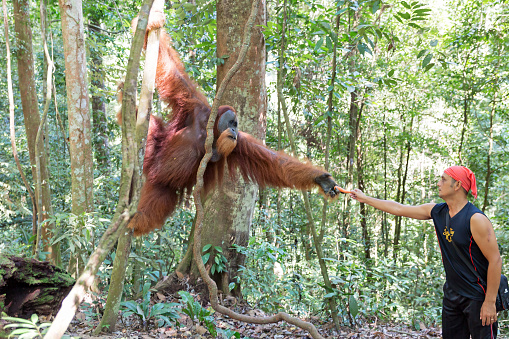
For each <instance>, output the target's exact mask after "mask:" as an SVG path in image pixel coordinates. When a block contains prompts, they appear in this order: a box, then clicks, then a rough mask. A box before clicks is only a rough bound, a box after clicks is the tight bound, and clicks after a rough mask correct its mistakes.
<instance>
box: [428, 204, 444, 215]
mask: <svg viewBox="0 0 509 339" xmlns="http://www.w3.org/2000/svg"><path fill="white" fill-rule="evenodd" d="M430 204H434V206H433V208H431V213H439V212H440V211H441V210H443V209H444V208H445V207H446V206H447V204H446V203H445V202H440V203H430Z"/></svg>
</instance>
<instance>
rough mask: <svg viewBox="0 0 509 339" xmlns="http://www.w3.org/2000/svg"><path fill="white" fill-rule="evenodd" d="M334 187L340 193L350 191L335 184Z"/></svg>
mask: <svg viewBox="0 0 509 339" xmlns="http://www.w3.org/2000/svg"><path fill="white" fill-rule="evenodd" d="M334 188H335V189H337V190H338V191H340V192H341V193H345V194H349V193H352V191H347V190H345V189H344V188H342V187H339V186H335V187H334Z"/></svg>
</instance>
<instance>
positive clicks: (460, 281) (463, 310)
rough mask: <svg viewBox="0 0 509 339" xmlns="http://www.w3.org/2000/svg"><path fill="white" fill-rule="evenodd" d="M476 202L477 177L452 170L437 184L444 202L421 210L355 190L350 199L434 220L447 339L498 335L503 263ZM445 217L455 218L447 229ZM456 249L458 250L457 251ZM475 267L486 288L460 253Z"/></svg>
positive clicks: (465, 170) (460, 169)
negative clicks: (497, 303) (471, 199)
mask: <svg viewBox="0 0 509 339" xmlns="http://www.w3.org/2000/svg"><path fill="white" fill-rule="evenodd" d="M469 191H472V195H473V196H474V197H475V198H477V186H476V182H475V175H474V173H473V172H472V171H471V170H469V169H468V168H466V167H463V166H453V167H449V168H448V169H446V170H445V171H444V173H443V174H442V177H441V179H440V181H439V182H438V196H439V197H440V198H442V199H444V201H445V203H440V204H435V203H428V204H424V205H419V206H408V205H402V204H399V203H397V202H395V201H388V200H380V199H376V198H372V197H369V196H366V195H365V194H364V193H362V191H360V190H359V189H354V190H353V191H352V193H351V194H350V196H351V197H352V198H353V199H355V200H357V201H359V202H362V203H366V204H368V205H371V206H373V207H374V208H377V209H379V210H382V211H384V212H387V213H391V214H394V215H399V216H403V217H408V218H414V219H420V220H427V219H433V223H434V224H435V231H436V233H437V237H438V242H439V244H440V251H441V252H442V262H443V264H444V268H445V274H446V281H445V284H444V299H443V305H442V335H443V338H444V339H449V338H454V339H460V338H465V339H468V338H470V335H471V336H472V338H473V339H485V338H490V339H492V338H496V336H497V328H498V323H497V313H496V310H495V300H496V297H497V292H498V287H499V284H500V274H501V269H502V259H501V258H500V253H499V251H498V245H497V239H496V238H495V232H494V231H493V225H492V224H491V222H490V221H489V219H488V218H487V217H486V216H485V215H484V214H483V213H482V212H481V211H480V210H479V209H478V208H476V207H475V206H474V205H473V204H472V203H470V202H468V200H467V194H468V192H469ZM446 214H449V216H450V219H449V222H448V225H447V226H446ZM453 241H454V244H455V245H456V247H457V249H456V248H455V247H454V244H453ZM458 251H459V252H460V253H462V255H463V257H464V258H467V259H468V261H469V262H471V263H472V265H473V267H474V268H475V270H476V271H477V272H478V274H479V275H480V277H481V278H482V279H483V280H484V282H486V283H485V284H483V283H482V282H481V281H479V279H478V278H477V277H476V275H475V274H474V273H473V272H472V270H471V269H470V268H469V267H468V266H467V265H466V264H465V262H464V261H465V260H466V259H465V260H462V259H461V257H460V256H459V254H458Z"/></svg>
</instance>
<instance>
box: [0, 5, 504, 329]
mask: <svg viewBox="0 0 509 339" xmlns="http://www.w3.org/2000/svg"><path fill="white" fill-rule="evenodd" d="M73 3H75V2H73ZM79 3H81V2H79ZM219 3H222V5H223V6H230V7H231V9H232V11H233V10H236V9H237V8H241V7H242V6H244V7H245V8H250V5H249V4H250V3H251V1H240V2H237V4H235V2H231V1H230V2H229V1H222V2H218V3H217V4H216V2H213V1H202V0H191V1H188V2H187V1H166V3H165V13H166V26H165V28H166V31H167V32H168V34H169V35H170V37H171V38H172V40H173V44H174V47H175V49H176V50H177V51H178V52H179V54H180V56H181V58H182V61H183V62H184V64H185V66H186V70H187V72H188V73H189V74H190V76H191V78H193V79H194V80H195V81H196V82H197V83H198V84H199V86H200V87H201V88H202V89H203V92H204V93H205V94H206V95H207V96H208V97H209V98H210V102H212V99H213V97H214V94H215V90H216V79H217V78H218V67H220V66H221V65H224V64H225V62H226V63H227V62H228V61H229V60H228V59H229V58H230V57H229V55H226V54H218V53H220V52H218V49H219V47H218V46H219V43H218V39H220V37H221V36H222V35H223V36H224V34H228V30H227V27H225V26H220V25H219V24H218V21H220V20H221V19H225V18H223V17H221V15H226V14H224V13H223V12H220V11H219V9H216V5H217V6H219ZM262 3H263V6H264V9H265V13H264V15H265V18H264V19H263V20H262V21H261V23H260V22H258V23H257V26H256V27H257V29H258V30H259V31H260V32H262V34H263V36H262V37H261V38H260V39H259V41H261V43H262V44H263V46H264V48H265V58H266V59H265V62H264V64H263V68H265V72H263V73H261V74H260V75H259V77H260V78H261V79H263V80H264V82H265V86H266V88H262V90H263V91H264V95H265V96H266V101H264V105H265V109H263V110H262V111H263V112H262V113H263V114H261V115H259V116H256V117H255V118H254V121H255V123H254V124H253V123H252V122H248V121H247V118H246V119H245V120H243V118H242V114H240V121H239V123H240V129H241V130H246V129H247V131H248V132H250V133H252V134H254V135H257V136H258V137H260V138H263V139H264V141H265V143H266V144H267V145H268V146H269V147H271V148H273V149H277V150H285V151H286V152H288V153H292V146H291V142H290V139H291V138H290V136H291V135H292V134H293V135H294V137H295V143H294V147H295V148H296V150H295V151H296V154H297V155H298V156H299V157H300V158H302V159H304V158H307V159H309V160H310V161H311V162H313V163H314V164H316V165H319V166H322V167H324V168H326V169H327V170H328V171H329V172H330V173H331V174H332V176H333V177H334V178H335V179H336V181H337V182H338V184H340V185H341V186H342V187H344V188H346V189H349V188H360V189H362V190H363V191H364V192H365V193H367V194H368V195H371V196H375V197H378V198H381V199H390V200H395V201H398V202H401V203H404V204H421V203H426V202H430V201H434V202H440V199H439V198H438V191H437V186H436V183H437V181H438V178H439V177H440V175H441V173H442V171H443V170H444V169H445V168H446V167H448V166H451V165H456V164H461V165H465V166H468V167H469V168H470V169H472V170H473V171H474V173H475V174H476V177H477V185H478V191H479V197H478V199H477V200H474V199H472V202H473V203H474V204H475V205H476V206H477V207H479V208H480V209H481V210H482V211H483V212H484V213H486V215H487V216H488V217H489V218H490V220H491V221H492V223H493V225H494V227H495V231H496V234H497V239H498V242H499V248H500V251H501V254H502V258H503V259H504V268H503V272H504V271H505V272H507V269H506V267H508V266H507V260H506V256H505V253H506V251H507V250H508V248H509V243H508V236H509V233H508V232H507V231H508V230H509V220H508V210H509V198H508V193H509V192H508V185H509V179H508V178H509V177H508V176H507V168H508V166H507V165H508V162H509V149H508V147H509V146H508V141H509V124H508V123H507V121H508V115H509V107H508V105H507V102H508V100H507V99H508V94H509V82H508V74H509V58H508V51H509V34H508V33H509V22H508V20H509V19H508V18H509V6H508V3H507V1H502V0H500V1H499V0H497V1H492V0H482V1H481V0H461V1H459V0H453V1H429V2H428V1H379V0H376V1H372V0H371V1H349V0H346V1H327V0H322V1H313V0H307V1H305V0H278V1H267V2H263V1H262ZM239 4H240V6H239ZM81 5H82V13H83V19H84V32H83V36H84V39H85V40H84V46H85V47H86V60H84V61H83V64H81V66H82V67H83V69H84V70H85V71H86V77H85V79H87V78H88V82H87V83H86V86H87V88H88V94H87V95H88V97H89V101H88V102H87V106H88V112H87V114H83V112H81V113H80V114H75V113H72V112H71V108H69V107H73V105H72V104H71V101H72V100H74V99H72V100H71V99H70V98H71V97H70V95H69V94H68V93H70V92H69V88H66V75H65V67H66V65H65V60H66V57H65V56H66V51H64V44H65V34H63V33H62V32H63V30H62V26H63V24H64V23H63V22H61V6H59V3H58V2H56V1H52V0H50V1H42V2H41V3H37V2H34V1H26V0H17V1H14V2H11V1H8V2H7V3H6V9H7V18H8V32H9V33H8V34H9V35H8V41H9V45H10V51H11V53H10V57H11V58H12V65H11V67H12V72H11V76H12V81H13V86H14V87H13V89H14V92H13V93H14V107H15V111H14V112H15V114H14V126H15V141H16V146H17V155H18V157H19V162H20V164H21V167H22V169H23V171H24V173H25V175H26V177H27V183H28V186H29V187H31V189H32V191H33V192H31V193H29V192H28V190H27V185H25V184H24V183H23V180H22V179H21V177H20V172H19V170H18V168H17V166H16V162H15V158H14V156H13V148H12V146H11V136H10V129H9V126H10V117H9V101H8V86H7V72H8V68H7V48H6V41H7V37H6V36H5V35H4V34H2V35H1V37H0V44H1V46H2V48H1V51H0V53H1V55H2V57H1V59H0V65H1V67H0V73H1V76H0V83H1V86H0V91H1V94H2V95H1V96H0V98H2V99H0V112H2V113H1V119H2V123H1V124H0V138H1V143H0V185H1V190H0V197H1V198H0V252H1V253H2V254H3V255H10V256H18V257H33V258H36V259H39V260H47V261H50V262H51V263H52V264H54V265H57V266H59V267H61V268H63V269H64V270H66V271H67V272H68V273H69V274H71V275H73V276H74V277H76V276H77V275H79V273H80V270H82V268H83V267H82V266H83V263H84V262H86V261H87V258H88V257H89V255H90V253H91V252H92V250H93V249H94V248H95V246H96V245H97V242H98V239H99V238H100V236H101V235H102V234H103V233H104V231H105V229H106V228H107V227H108V225H109V223H110V220H111V218H112V216H113V214H114V212H115V208H116V206H117V203H118V188H119V183H120V180H121V175H122V173H121V163H122V154H121V140H122V139H121V135H122V131H121V126H119V125H118V124H117V120H116V114H117V112H118V110H119V104H118V102H117V99H116V93H117V84H118V82H119V81H121V80H122V79H123V77H124V74H125V69H126V66H127V59H128V55H129V48H130V42H131V39H132V34H131V32H130V25H131V20H132V19H133V18H134V17H135V16H136V15H138V11H139V8H140V5H141V2H140V1H129V2H120V1H118V2H115V1H108V0H104V1H83V2H82V3H81ZM230 15H231V13H230ZM228 19H229V20H233V21H235V20H237V17H236V16H235V15H231V16H228ZM23 22H25V23H26V25H28V27H29V28H30V31H31V34H24V33H23V32H26V30H25V29H24V28H23V27H17V26H16V25H21V23H23ZM25 28H26V27H25ZM232 34H233V33H232ZM28 41H30V45H28V44H27V42H28ZM45 45H46V46H47V47H48V51H47V52H46V53H45V50H44V46H45ZM30 55H31V56H30ZM51 63H53V64H54V65H53V67H51ZM30 64H32V65H33V73H30V72H29V70H27V69H25V68H24V67H27V65H30ZM48 65H50V67H48ZM85 67H86V68H85ZM48 68H49V69H50V70H51V71H50V72H49V73H48V72H47V70H48ZM27 76H29V77H30V79H27ZM48 76H49V77H50V78H51V80H52V81H50V82H48V81H47V80H48ZM27 81H31V82H30V84H33V85H32V87H30V85H27V83H26V82H27ZM73 81H76V82H79V81H77V80H73ZM24 82H25V83H24ZM48 83H49V84H51V85H50V86H49V87H48V85H47V84H48ZM27 86H28V87H27ZM67 86H69V79H67ZM262 87H263V86H262ZM27 88H32V90H33V93H34V95H35V97H32V99H33V100H32V101H30V102H28V103H27V104H25V105H23V106H22V100H29V99H30V98H29V97H30V93H29V92H28V91H27V90H26V89H27ZM259 91H261V90H260V89H259ZM265 91H266V92H265ZM48 93H49V95H48ZM240 93H248V91H247V87H246V90H245V91H244V92H242V91H241V92H240ZM237 96H238V95H237ZM247 96H249V95H247ZM48 97H49V98H50V99H48ZM154 99H155V114H162V115H165V114H168V113H167V112H166V110H165V107H164V105H162V104H161V103H160V102H159V101H158V99H157V95H156V96H154ZM262 106H263V105H262ZM45 113H47V118H46V119H45V120H44V119H43V117H44V114H45ZM285 116H286V117H287V118H288V119H287V120H286V119H285ZM41 121H43V123H42V124H41V126H42V127H41V128H39V124H40V122H41ZM243 122H244V123H245V125H246V126H247V125H249V127H244V125H243ZM77 124H78V125H80V124H81V125H80V126H82V128H81V129H80V130H81V131H82V133H84V134H83V135H82V136H76V134H73V133H74V131H75V129H73V126H76V125H77ZM290 127H291V128H290ZM39 130H40V132H39V133H40V137H38V138H37V134H38V131H39ZM291 131H293V133H292V132H291ZM90 146H91V147H90ZM82 153H83V154H82ZM36 154H39V157H37V156H36ZM70 154H73V156H72V157H71V155H70ZM36 158H39V160H38V161H36ZM38 177H39V179H40V180H39V184H38V183H37V182H38ZM41 178H42V179H41ZM34 192H35V193H34ZM38 192H41V193H38ZM254 192H255V193H254V198H253V199H242V201H240V203H241V204H244V205H247V207H246V206H244V208H247V209H248V210H251V211H252V212H249V213H246V215H245V220H244V221H242V223H243V225H244V226H243V227H244V228H243V230H242V232H244V233H245V234H247V238H246V241H245V244H235V245H232V244H228V243H226V242H225V241H224V240H221V239H219V240H217V239H211V240H210V241H207V238H205V239H202V242H203V244H204V245H205V247H204V256H205V257H204V261H207V260H209V259H210V262H209V268H210V269H211V272H212V273H215V272H219V273H220V272H229V274H230V277H232V279H231V280H230V281H229V283H228V284H226V286H223V287H222V288H223V292H224V293H225V295H226V294H230V293H231V294H232V295H234V296H235V297H236V298H238V299H239V300H242V301H243V302H244V303H247V304H248V305H250V307H251V308H252V309H254V310H259V311H260V312H263V313H267V314H269V313H275V312H278V311H281V310H284V311H285V312H288V313H291V314H293V315H295V316H298V317H302V318H306V319H312V320H313V321H314V322H316V323H318V324H327V323H331V322H333V320H331V318H335V319H334V323H335V324H336V325H340V326H342V327H346V328H362V327H364V326H367V325H369V324H377V323H382V324H390V323H392V324H404V325H406V326H407V327H408V328H409V329H412V330H415V331H419V330H423V329H426V328H439V327H440V322H441V319H440V313H441V311H440V310H441V298H442V285H443V282H444V278H445V277H444V272H443V268H442V263H441V256H440V251H439V248H438V244H437V242H436V240H435V234H434V232H435V231H434V227H433V224H432V222H430V221H415V220H410V219H404V218H398V217H394V216H391V215H387V214H386V213H382V212H380V211H378V210H375V209H373V208H371V207H369V206H364V205H363V204H358V203H357V202H355V201H352V200H351V199H350V198H348V197H347V196H341V197H339V198H338V199H336V200H334V201H328V202H327V201H324V200H323V199H322V197H321V196H320V195H319V194H317V192H316V191H315V192H311V193H309V194H308V193H304V195H303V194H302V193H301V192H298V191H292V190H289V189H283V190H277V189H270V188H264V189H261V190H256V189H255V190H254ZM31 195H32V196H33V197H35V198H34V200H32V199H31ZM304 196H305V197H308V199H309V206H306V205H307V204H306V203H305V201H304V200H303V197H304ZM190 200H192V198H190ZM34 206H35V207H38V208H34ZM194 215H195V210H194V204H192V202H191V201H189V200H187V201H185V202H184V203H183V204H182V205H181V207H180V208H179V209H178V210H177V211H176V212H175V214H174V215H173V216H172V217H170V218H169V219H168V221H167V222H166V225H165V227H164V228H163V229H162V230H159V231H156V232H153V233H151V234H149V235H147V236H143V237H139V238H135V239H133V243H132V249H131V253H130V258H129V260H128V262H127V268H126V279H125V283H124V284H123V286H121V289H122V292H123V297H122V298H123V299H122V300H124V302H123V304H122V307H121V310H122V312H123V313H124V315H126V314H125V313H127V315H129V314H131V315H133V316H136V315H137V314H138V313H139V312H138V310H137V308H136V307H135V306H133V305H135V304H136V303H137V304H141V305H144V306H143V307H146V308H150V307H154V301H152V302H151V303H150V293H149V292H148V288H149V287H153V286H155V285H156V283H157V282H159V281H161V280H162V279H163V277H165V276H168V275H170V274H172V273H173V272H175V270H176V269H177V267H178V265H182V263H183V259H184V258H186V256H185V254H186V251H187V250H188V248H189V236H190V232H191V229H192V225H193V220H194ZM216 219H217V218H216ZM219 219H220V220H223V219H221V218H219ZM225 220H226V219H225ZM236 220H237V219H236ZM230 222H234V221H230ZM210 223H211V221H209V224H210ZM226 226H227V227H232V225H226ZM237 226H238V225H237ZM218 227H219V226H218ZM212 230H213V231H212V232H216V233H223V232H225V231H224V230H223V229H221V228H217V229H216V228H212ZM218 241H219V242H218ZM35 243H37V245H35ZM114 257H115V253H114V252H112V253H111V254H109V255H108V256H107V259H106V260H105V261H104V263H103V264H102V266H101V268H100V270H99V273H98V279H97V284H96V286H95V288H94V292H93V293H92V297H91V298H90V300H88V301H87V302H86V303H85V304H84V306H83V305H82V310H81V311H82V315H83V317H84V318H83V319H82V320H84V321H85V320H86V321H85V323H87V322H90V321H98V320H99V319H100V318H101V315H102V308H103V306H104V303H105V300H106V296H107V294H108V291H109V289H110V276H111V271H112V268H113V260H114ZM239 258H240V259H239ZM233 263H235V264H233ZM232 270H234V272H232ZM147 293H148V299H147ZM140 298H141V299H140ZM147 300H148V301H147ZM164 300H166V299H163V298H162V299H160V300H159V302H160V303H164ZM178 300H180V301H178ZM178 300H177V301H176V303H175V304H172V307H174V308H173V309H172V310H173V311H175V310H177V309H179V308H178V305H179V303H181V305H183V306H182V309H186V306H185V305H187V308H188V309H189V310H193V305H194V306H195V307H198V306H196V305H195V304H193V300H192V297H190V295H181V296H180V299H178ZM186 300H187V301H186ZM186 302H187V304H186ZM133 307H134V308H133ZM197 310H199V308H196V310H195V311H196V312H198V311H197ZM204 310H205V311H203V312H206V309H204ZM129 312H131V313H129ZM189 312H191V311H189ZM189 312H188V313H189ZM177 313H178V312H177V311H175V312H174V313H171V312H170V311H168V312H167V313H166V315H167V318H166V319H168V321H166V319H164V318H157V317H153V319H152V321H153V322H152V323H148V324H150V326H148V327H150V328H157V327H160V326H169V325H170V324H172V325H174V324H175V323H176V322H178V320H177V316H176V314H177ZM184 313H185V312H184ZM191 313H192V312H191ZM186 314H187V313H186ZM204 314H205V313H204ZM138 316H139V317H140V319H141V318H142V317H141V316H140V315H139V314H138ZM188 316H189V314H188ZM195 316H196V319H198V318H199V317H198V315H195ZM202 316H203V314H202ZM125 318H128V317H125ZM122 319H124V317H122ZM506 319H507V317H506V316H505V315H501V316H500V319H499V322H500V326H501V328H500V331H501V334H502V336H503V335H504V333H505V332H507V326H508V324H509V322H508V321H507V320H506ZM155 320H159V321H155ZM210 321H212V320H210V319H209V322H210ZM216 321H217V320H216ZM202 323H204V324H206V323H207V322H206V321H204V320H202ZM141 325H143V321H140V324H137V323H136V322H134V321H133V323H132V326H131V327H132V328H134V327H136V326H137V327H136V328H140V327H144V329H145V330H147V329H148V327H147V326H141ZM208 330H209V334H210V333H212V332H213V331H212V332H211V328H208ZM336 330H337V331H339V329H336ZM347 332H348V331H347ZM237 334H238V333H237ZM222 335H224V334H222ZM233 335H235V334H233ZM237 337H240V336H237ZM244 337H248V336H244ZM252 337H257V336H256V335H252ZM269 337H270V335H269ZM290 337H291V336H290Z"/></svg>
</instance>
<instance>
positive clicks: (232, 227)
mask: <svg viewBox="0 0 509 339" xmlns="http://www.w3.org/2000/svg"><path fill="white" fill-rule="evenodd" d="M251 5H252V1H251V0H241V1H238V0H236V1H233V0H222V1H218V3H217V18H218V19H217V56H218V57H223V56H227V58H225V62H224V64H223V65H220V66H218V69H217V88H219V86H220V84H221V82H222V80H223V79H224V78H225V76H226V74H227V72H228V70H229V69H230V68H232V66H233V64H234V63H235V61H236V60H237V58H238V55H239V52H240V50H241V48H242V37H243V34H244V26H245V24H246V22H247V20H248V17H249V14H250V9H251V7H252V6H251ZM265 24H266V10H265V2H264V1H261V2H260V5H259V8H258V14H257V17H256V20H255V24H254V26H253V32H252V35H251V42H250V47H249V50H248V52H247V55H246V59H245V61H244V63H243V64H242V66H241V68H240V69H239V71H238V72H237V73H236V74H235V76H234V77H233V79H232V80H231V82H230V83H229V85H228V87H227V88H226V90H225V92H224V96H223V98H222V100H221V102H220V103H219V104H220V105H231V106H232V107H234V108H235V110H236V111H237V115H238V119H239V127H240V129H241V130H242V131H245V132H247V133H249V134H251V135H253V136H255V137H257V138H259V139H261V140H263V139H264V138H265V128H266V110H267V96H266V87H265V54H266V53H265V41H264V37H263V34H262V28H261V27H260V26H259V25H265ZM238 177H239V180H236V181H235V182H233V181H231V180H230V178H229V177H228V176H225V181H224V183H223V186H222V187H218V188H216V189H215V190H214V191H213V192H212V193H211V195H210V196H209V197H208V198H207V199H206V201H205V220H204V224H203V233H202V243H203V245H207V244H212V245H213V246H222V247H223V253H224V255H225V257H226V258H227V260H228V266H229V267H228V272H227V275H225V274H220V275H217V276H215V277H214V278H215V280H216V282H217V283H218V285H219V286H221V288H222V290H223V292H225V293H227V292H228V289H227V288H228V283H229V282H231V280H232V279H233V278H234V277H235V276H237V270H238V268H239V265H243V264H244V262H245V258H244V257H243V256H241V255H240V254H239V253H237V252H236V251H234V250H232V245H233V244H237V245H241V246H246V245H247V242H248V239H249V230H250V227H251V221H252V217H253V211H254V206H255V202H256V199H257V195H258V186H257V185H255V184H253V183H251V182H244V181H243V180H241V176H240V175H239V176H238ZM190 254H191V253H190V252H189V255H190ZM181 268H182V267H181ZM190 272H191V273H192V275H193V276H195V277H198V276H199V274H198V270H197V268H196V266H195V264H194V261H193V262H192V268H191V269H190ZM235 291H236V294H237V293H239V292H240V289H236V290H235Z"/></svg>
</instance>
